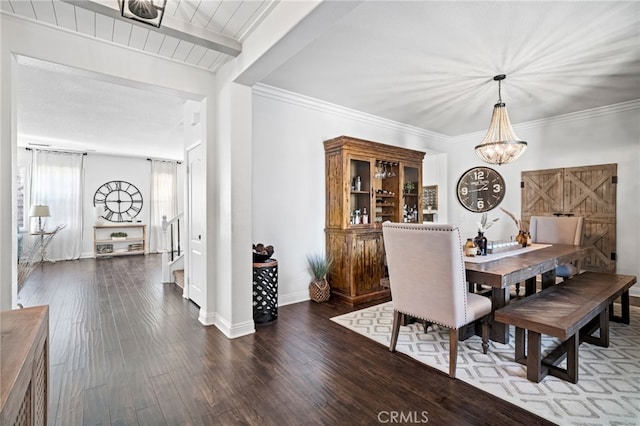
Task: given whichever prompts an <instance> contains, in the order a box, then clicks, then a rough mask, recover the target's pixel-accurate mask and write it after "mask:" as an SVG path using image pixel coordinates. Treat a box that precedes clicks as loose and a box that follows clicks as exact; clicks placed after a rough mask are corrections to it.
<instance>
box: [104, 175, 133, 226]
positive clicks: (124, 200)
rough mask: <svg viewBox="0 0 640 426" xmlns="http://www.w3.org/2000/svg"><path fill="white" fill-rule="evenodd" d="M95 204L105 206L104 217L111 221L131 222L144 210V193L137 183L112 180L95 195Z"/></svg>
mask: <svg viewBox="0 0 640 426" xmlns="http://www.w3.org/2000/svg"><path fill="white" fill-rule="evenodd" d="M93 205H94V206H96V207H100V206H102V207H104V215H103V216H102V217H104V218H105V219H107V220H108V221H110V222H129V221H131V220H133V218H134V217H136V216H138V214H140V211H141V210H142V194H141V193H140V190H139V189H138V188H136V186H135V185H133V184H131V183H129V182H125V181H123V180H112V181H110V182H107V183H105V184H104V185H102V186H101V187H100V188H98V190H97V191H96V193H95V194H94V195H93Z"/></svg>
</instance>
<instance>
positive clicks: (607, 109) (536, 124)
mask: <svg viewBox="0 0 640 426" xmlns="http://www.w3.org/2000/svg"><path fill="white" fill-rule="evenodd" d="M637 109H640V99H634V100H631V101H627V102H621V103H618V104H612V105H606V106H603V107H597V108H591V109H585V110H583V111H577V112H570V113H568V114H562V115H556V116H555V117H549V118H541V119H540V120H532V121H525V122H522V123H517V124H515V123H513V128H514V130H516V131H520V130H529V129H536V128H540V127H547V126H554V125H559V124H567V123H572V122H577V121H584V120H589V119H592V118H596V117H602V116H605V115H610V114H619V113H621V112H625V111H633V110H637ZM485 133H486V130H482V131H480V132H473V133H467V134H464V135H460V136H456V137H455V138H454V139H455V141H459V140H466V139H469V138H478V137H480V138H482V136H484V134H485Z"/></svg>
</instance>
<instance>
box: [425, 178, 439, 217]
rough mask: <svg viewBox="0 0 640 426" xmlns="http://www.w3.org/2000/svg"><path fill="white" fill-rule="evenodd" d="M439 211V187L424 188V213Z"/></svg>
mask: <svg viewBox="0 0 640 426" xmlns="http://www.w3.org/2000/svg"><path fill="white" fill-rule="evenodd" d="M431 210H438V185H430V186H423V187H422V211H423V212H425V213H427V212H428V213H430V212H431Z"/></svg>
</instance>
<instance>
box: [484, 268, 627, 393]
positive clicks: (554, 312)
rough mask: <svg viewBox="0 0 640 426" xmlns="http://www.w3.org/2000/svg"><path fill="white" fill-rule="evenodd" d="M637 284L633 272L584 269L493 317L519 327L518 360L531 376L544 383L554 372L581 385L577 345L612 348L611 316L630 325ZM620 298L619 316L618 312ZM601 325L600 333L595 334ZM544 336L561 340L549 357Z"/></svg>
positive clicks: (516, 340)
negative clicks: (544, 351)
mask: <svg viewBox="0 0 640 426" xmlns="http://www.w3.org/2000/svg"><path fill="white" fill-rule="evenodd" d="M635 283H636V277H635V276H631V275H619V274H610V273H601V272H585V273H582V274H580V275H577V276H575V277H573V278H571V279H568V280H566V281H563V282H562V283H560V284H557V285H555V286H552V287H549V288H546V289H544V290H542V291H541V292H539V293H536V294H534V295H531V296H529V297H525V298H523V299H520V300H518V301H515V302H512V303H510V304H509V305H507V306H505V307H503V308H501V309H498V310H496V312H495V315H494V319H495V321H498V322H501V323H504V324H511V325H514V326H515V327H516V335H515V360H516V361H517V362H519V363H521V364H525V365H526V366H527V379H529V380H531V381H534V382H540V380H542V379H543V378H544V377H545V376H546V375H547V374H550V375H552V376H555V377H558V378H561V379H563V380H567V381H570V382H572V383H577V381H578V346H579V345H580V343H581V342H582V341H586V342H588V343H592V344H595V345H598V346H603V347H608V346H609V320H610V319H611V320H613V321H620V322H624V323H626V324H629V321H630V318H629V288H630V287H631V286H632V285H634V284H635ZM618 297H621V302H622V303H621V304H622V315H621V316H620V317H616V316H614V315H613V302H614V301H615V300H616V299H617V298H618ZM598 329H599V330H600V332H599V336H598V337H595V336H593V334H594V332H595V331H596V330H598ZM525 331H527V336H526V337H527V339H526V340H527V342H525ZM542 334H545V335H548V336H553V337H557V338H559V339H561V340H562V344H560V345H559V346H558V347H557V348H556V349H555V350H554V351H553V352H552V353H550V354H549V355H547V356H546V357H545V358H544V359H542V350H541V349H542V347H541V343H542V342H541V335H542ZM525 346H526V350H527V351H526V355H525ZM565 356H566V359H567V368H566V369H562V368H561V367H559V366H558V365H559V364H560V363H561V362H562V360H563V359H564V358H565Z"/></svg>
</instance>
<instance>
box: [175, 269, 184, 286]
mask: <svg viewBox="0 0 640 426" xmlns="http://www.w3.org/2000/svg"><path fill="white" fill-rule="evenodd" d="M173 282H175V283H176V285H177V286H179V287H180V288H184V269H177V270H175V271H173Z"/></svg>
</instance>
